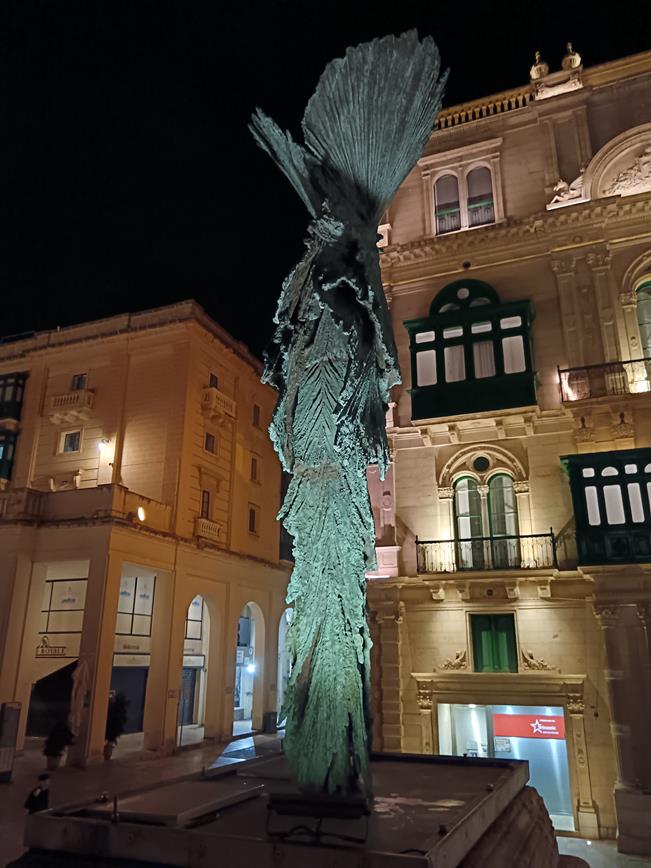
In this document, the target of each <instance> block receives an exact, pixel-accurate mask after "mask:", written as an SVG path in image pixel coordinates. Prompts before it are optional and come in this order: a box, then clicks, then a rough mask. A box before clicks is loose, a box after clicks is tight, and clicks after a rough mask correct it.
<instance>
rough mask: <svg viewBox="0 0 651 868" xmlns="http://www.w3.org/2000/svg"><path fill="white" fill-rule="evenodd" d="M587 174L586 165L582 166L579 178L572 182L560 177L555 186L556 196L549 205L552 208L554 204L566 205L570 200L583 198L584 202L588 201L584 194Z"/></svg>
mask: <svg viewBox="0 0 651 868" xmlns="http://www.w3.org/2000/svg"><path fill="white" fill-rule="evenodd" d="M584 174H585V166H581V171H580V172H579V175H578V177H577V178H575V179H574V180H573V181H572V182H571V183H570V184H568V183H567V181H564V180H563V179H562V178H559V179H558V181H557V182H556V186H555V187H554V194H555V195H554V198H553V199H552V200H551V202H550V203H549V205H548V206H547V207H548V208H550V207H551V206H552V205H566V204H568V203H569V202H572V201H574V200H577V199H578V200H581V201H583V202H585V201H587V200H586V199H585V197H584V195H583V175H584Z"/></svg>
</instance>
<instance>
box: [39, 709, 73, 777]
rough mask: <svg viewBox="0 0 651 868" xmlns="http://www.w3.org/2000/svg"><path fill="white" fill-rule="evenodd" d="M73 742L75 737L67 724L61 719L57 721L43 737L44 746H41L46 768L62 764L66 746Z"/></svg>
mask: <svg viewBox="0 0 651 868" xmlns="http://www.w3.org/2000/svg"><path fill="white" fill-rule="evenodd" d="M74 743H75V737H74V735H73V734H72V731H71V730H70V727H69V726H68V724H67V723H64V722H63V721H62V720H59V721H57V722H56V723H55V724H54V726H53V727H52V729H51V730H50V734H49V735H48V737H47V738H46V739H45V746H44V747H43V753H44V754H45V757H46V760H47V767H48V769H50V770H52V769H58V768H59V767H60V766H61V765H62V764H63V758H64V756H65V753H66V751H67V749H68V747H69V746H70V745H71V744H74Z"/></svg>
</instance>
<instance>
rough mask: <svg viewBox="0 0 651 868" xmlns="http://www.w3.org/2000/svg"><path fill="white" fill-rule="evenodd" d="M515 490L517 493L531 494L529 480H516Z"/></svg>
mask: <svg viewBox="0 0 651 868" xmlns="http://www.w3.org/2000/svg"><path fill="white" fill-rule="evenodd" d="M513 491H515V493H516V494H529V482H528V481H527V480H521V481H520V482H514V483H513Z"/></svg>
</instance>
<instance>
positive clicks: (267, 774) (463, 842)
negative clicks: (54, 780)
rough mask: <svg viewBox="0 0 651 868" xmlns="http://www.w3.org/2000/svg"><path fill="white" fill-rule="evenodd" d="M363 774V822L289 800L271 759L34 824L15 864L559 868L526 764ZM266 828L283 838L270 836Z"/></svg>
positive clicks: (457, 764)
mask: <svg viewBox="0 0 651 868" xmlns="http://www.w3.org/2000/svg"><path fill="white" fill-rule="evenodd" d="M371 771H372V776H373V786H374V798H373V802H372V805H371V806H370V810H369V806H366V803H365V802H364V800H363V799H352V800H350V799H343V800H338V799H335V798H328V799H323V798H314V797H310V796H308V797H305V796H302V795H301V796H299V797H298V798H297V788H296V785H295V783H294V781H293V780H292V777H291V774H290V770H289V767H288V766H287V763H286V760H285V758H284V757H283V756H280V755H278V756H273V757H271V758H269V759H256V760H253V761H251V762H247V763H242V764H241V765H239V766H226V767H223V768H217V769H211V770H209V771H208V772H207V773H206V775H205V776H201V775H196V776H194V777H193V778H191V779H189V780H187V781H184V782H173V783H170V784H167V785H164V786H160V785H159V786H157V787H154V788H150V789H146V790H141V791H139V792H134V793H131V794H130V795H124V794H122V795H121V796H120V797H119V800H118V815H119V816H118V817H117V818H116V817H115V816H113V817H112V814H113V810H112V806H109V805H107V806H106V807H105V808H104V806H100V805H97V804H93V803H91V804H78V805H71V806H68V807H67V808H65V809H58V810H56V811H50V812H44V813H42V814H33V815H31V816H30V817H28V819H27V823H26V843H27V846H29V847H30V848H32V849H31V850H30V851H29V852H28V853H27V854H25V855H24V856H23V857H22V858H21V859H19V860H18V861H17V862H15V863H13V864H14V865H15V866H21V868H22V866H24V868H27V866H36V865H38V866H48V865H52V866H54V865H66V866H73V865H74V866H77V868H86V866H88V868H98V866H102V865H109V864H111V865H118V866H119V865H122V866H133V868H144V866H147V865H149V866H152V865H157V866H163V865H170V866H176V865H178V866H181V865H183V866H196V868H204V866H205V868H208V866H211V868H212V866H214V865H217V864H219V865H228V866H229V868H251V866H254V865H255V866H260V868H263V866H264V868H267V866H272V865H282V866H283V868H305V866H306V865H309V866H310V868H333V866H334V865H336V866H337V868H358V866H359V865H360V864H361V862H362V861H363V862H364V865H365V868H435V866H443V865H444V866H446V868H453V866H463V868H475V866H489V865H490V866H492V865H509V864H513V863H512V862H511V861H509V858H510V856H509V854H511V855H515V854H517V857H518V859H519V860H520V861H519V863H518V864H526V865H528V866H530V868H557V866H558V865H559V857H558V850H557V848H556V840H555V837H554V832H553V829H552V826H551V822H550V820H549V817H548V815H547V813H546V811H545V808H544V805H543V803H542V800H541V799H540V797H539V796H538V795H537V793H536V792H535V790H531V789H530V788H528V787H527V786H526V782H527V779H528V765H527V763H526V762H514V761H501V760H484V759H470V758H458V757H434V756H409V755H402V754H401V755H392V754H381V755H377V756H375V757H373V759H372V761H371ZM272 794H273V795H272ZM270 807H271V810H270ZM367 810H368V816H366V811H367ZM269 818H271V819H272V820H273V823H274V824H277V825H278V826H279V827H280V826H281V833H280V834H277V833H276V834H274V830H273V828H272V829H270V830H269V833H268V832H267V822H268V819H269ZM306 818H312V820H309V819H308V820H307V821H306ZM116 819H117V822H116ZM317 826H318V835H316V834H315V829H316V828H317ZM288 832H291V834H287V833H288ZM525 855H526V856H527V858H526V859H525V858H524V857H525ZM109 860H117V861H111V862H109Z"/></svg>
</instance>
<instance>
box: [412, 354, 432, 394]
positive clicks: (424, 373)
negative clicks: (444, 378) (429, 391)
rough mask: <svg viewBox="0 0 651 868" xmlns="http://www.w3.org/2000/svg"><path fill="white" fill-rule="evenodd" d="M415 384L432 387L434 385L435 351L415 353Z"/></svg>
mask: <svg viewBox="0 0 651 868" xmlns="http://www.w3.org/2000/svg"><path fill="white" fill-rule="evenodd" d="M416 383H417V385H419V386H433V385H434V384H435V383H436V351H435V350H423V351H422V352H420V353H416Z"/></svg>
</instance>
